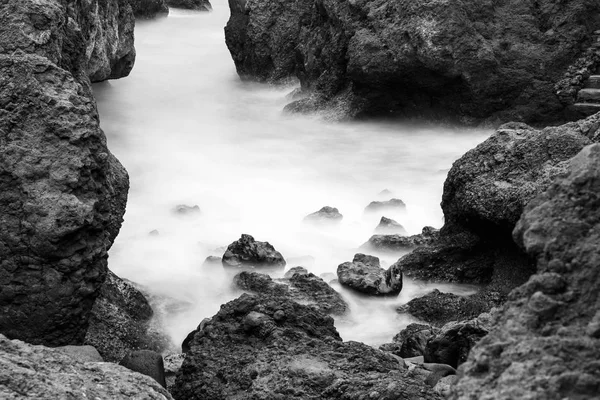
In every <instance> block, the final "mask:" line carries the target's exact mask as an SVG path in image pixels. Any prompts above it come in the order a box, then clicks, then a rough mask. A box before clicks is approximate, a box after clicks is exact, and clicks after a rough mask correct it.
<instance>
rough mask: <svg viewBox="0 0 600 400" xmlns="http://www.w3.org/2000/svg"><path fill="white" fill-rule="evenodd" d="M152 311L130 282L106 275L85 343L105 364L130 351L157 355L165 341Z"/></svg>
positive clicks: (167, 342) (164, 345) (118, 358)
mask: <svg viewBox="0 0 600 400" xmlns="http://www.w3.org/2000/svg"><path fill="white" fill-rule="evenodd" d="M152 317H153V311H152V308H151V307H150V304H149V303H148V300H147V299H146V297H144V295H143V294H142V293H141V292H140V291H139V290H138V289H136V288H135V287H134V286H133V285H132V284H131V283H130V282H128V281H126V280H124V279H121V278H119V277H118V276H116V275H115V274H114V273H112V272H111V271H108V275H107V278H106V281H105V282H104V284H103V285H102V288H101V289H100V295H99V296H98V299H97V300H96V302H95V303H94V307H93V308H92V313H91V317H90V326H89V329H88V331H87V333H86V336H85V343H86V344H89V345H92V346H94V347H95V348H96V349H97V350H98V351H99V352H100V354H101V355H102V357H103V358H104V360H105V361H112V362H119V361H121V359H123V357H125V355H126V354H127V353H129V352H130V351H132V350H139V349H149V350H154V351H157V352H161V351H163V350H164V349H165V348H167V347H168V346H169V344H170V343H169V339H167V338H166V337H165V336H164V334H162V333H161V331H160V329H158V326H156V325H155V323H154V322H155V321H153V318H152Z"/></svg>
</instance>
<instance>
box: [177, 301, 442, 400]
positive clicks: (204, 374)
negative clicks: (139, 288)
mask: <svg viewBox="0 0 600 400" xmlns="http://www.w3.org/2000/svg"><path fill="white" fill-rule="evenodd" d="M173 394H174V396H175V397H176V398H177V399H179V400H185V399H197V400H200V399H214V400H225V399H233V398H235V399H240V400H244V399H248V400H249V399H280V398H281V399H283V398H285V399H315V400H317V399H340V400H341V399H361V398H381V399H397V398H406V399H423V400H425V399H439V397H438V395H437V394H435V393H434V392H433V389H432V388H431V387H428V386H427V385H425V384H424V382H422V381H420V380H419V379H418V377H416V375H415V374H414V373H413V372H409V371H408V370H407V367H406V366H405V365H404V363H402V362H399V360H398V359H397V358H396V357H394V356H393V355H391V354H389V353H385V352H382V351H379V350H376V349H373V348H372V347H369V346H366V345H364V344H362V343H357V342H343V341H342V340H341V338H340V337H339V335H338V333H337V331H336V329H335V327H334V325H333V319H332V318H331V317H329V316H326V315H325V314H323V313H321V312H320V311H318V310H317V309H315V308H312V307H307V306H304V305H301V304H298V303H296V302H293V301H290V300H288V299H286V298H281V297H279V298H278V297H269V296H264V295H260V296H250V295H247V294H244V295H242V296H241V297H239V298H238V299H236V300H233V301H231V302H229V303H227V304H225V305H223V306H221V309H220V310H219V312H218V313H217V314H216V315H215V316H214V317H213V318H212V320H211V321H210V322H208V323H207V324H206V326H205V327H204V328H203V329H202V330H201V331H199V332H197V333H196V334H195V335H194V337H193V339H192V341H191V346H190V350H189V352H188V353H187V355H186V358H185V361H184V362H183V366H182V368H181V370H180V371H179V373H178V375H177V380H176V384H175V387H174V389H173Z"/></svg>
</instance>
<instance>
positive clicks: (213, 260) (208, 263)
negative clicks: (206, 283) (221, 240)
mask: <svg viewBox="0 0 600 400" xmlns="http://www.w3.org/2000/svg"><path fill="white" fill-rule="evenodd" d="M217 265H218V266H222V265H223V260H222V259H221V257H217V256H208V257H206V259H205V260H204V262H203V263H202V266H203V267H213V266H217Z"/></svg>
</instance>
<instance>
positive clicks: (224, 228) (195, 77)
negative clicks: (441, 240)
mask: <svg viewBox="0 0 600 400" xmlns="http://www.w3.org/2000/svg"><path fill="white" fill-rule="evenodd" d="M213 6H214V7H215V10H214V11H213V12H212V13H197V12H189V11H181V10H171V14H170V16H169V17H168V18H161V19H158V20H154V21H142V22H138V23H137V26H136V32H135V35H136V38H135V40H136V48H137V60H136V64H135V68H134V70H133V72H132V73H131V75H130V76H129V77H128V78H125V79H121V80H118V81H110V82H106V83H102V84H98V85H95V88H94V90H95V93H96V97H97V100H98V108H99V111H100V117H101V125H102V128H103V129H104V131H105V133H106V135H107V137H108V145H109V147H110V149H111V150H112V152H113V153H114V154H115V155H116V156H117V157H118V158H119V160H120V161H121V162H122V163H123V165H124V166H125V167H126V168H127V170H128V171H129V175H130V179H131V189H130V192H129V200H128V204H127V212H126V214H125V222H124V224H123V227H122V229H121V232H120V234H119V236H118V238H117V240H116V242H115V244H114V245H113V248H112V249H111V251H110V259H109V267H110V268H111V269H112V270H113V271H114V272H115V273H116V274H118V275H119V276H121V277H124V278H127V279H130V280H132V281H135V282H137V283H139V284H141V285H143V286H145V287H146V288H147V289H148V290H149V291H150V292H151V293H153V294H154V295H156V296H153V298H152V301H153V303H154V304H153V305H154V306H155V307H156V308H157V309H158V310H159V313H161V314H163V316H162V317H163V319H164V324H165V327H166V330H167V331H168V333H169V334H170V335H171V336H172V338H173V340H174V342H175V343H181V341H182V339H183V338H184V337H185V336H186V335H187V333H188V332H189V331H191V330H192V329H194V328H195V327H196V326H197V325H198V324H199V323H200V321H201V320H202V319H203V318H206V317H210V316H212V315H214V314H215V313H216V312H217V311H218V309H219V307H220V305H221V304H223V303H225V302H227V301H229V300H232V299H234V298H235V297H237V296H238V295H239V294H240V292H239V291H235V290H234V289H232V288H231V276H232V275H231V273H229V272H227V271H225V270H224V269H223V268H222V267H220V266H214V265H213V266H207V265H204V266H203V261H204V259H205V258H206V257H207V256H209V255H214V256H222V254H223V253H224V251H225V248H226V246H227V245H228V244H230V243H231V242H233V241H235V240H237V239H238V238H239V237H240V235H241V234H242V233H248V234H251V235H253V236H254V238H255V239H256V240H260V241H268V242H270V243H271V244H272V245H273V246H274V247H275V248H276V249H277V250H278V251H280V252H281V253H282V254H283V256H284V257H285V259H286V260H287V262H288V265H287V267H286V270H287V269H289V268H291V267H293V266H297V265H303V266H305V267H306V268H307V269H308V270H309V271H310V272H313V273H315V274H316V275H320V274H323V273H331V274H335V272H336V268H337V266H338V265H339V264H340V263H342V262H344V261H350V260H352V258H353V255H354V254H355V253H357V252H358V251H357V249H358V247H360V245H362V244H363V243H364V242H366V241H367V240H368V238H369V237H370V236H371V235H372V234H373V231H374V228H375V227H376V225H377V223H378V221H379V219H380V218H381V216H382V215H381V214H374V215H365V213H364V208H365V206H366V205H368V204H369V203H370V202H371V201H373V200H389V198H391V197H397V198H400V199H402V200H403V201H404V202H405V203H406V204H407V210H406V212H405V213H398V214H394V213H386V214H385V216H387V217H390V218H394V219H396V220H397V221H398V222H400V223H401V224H402V225H404V227H405V228H406V229H407V231H408V233H409V234H415V233H420V231H421V228H422V227H423V226H426V225H431V226H434V227H437V228H439V227H441V225H442V224H443V220H442V218H443V215H442V212H441V209H440V206H439V203H440V200H441V194H442V187H443V182H444V179H445V177H446V174H447V171H448V169H449V168H450V166H451V165H452V162H453V161H454V160H456V159H457V158H458V157H460V156H461V155H462V154H463V153H464V152H465V151H467V150H468V149H470V148H472V147H474V146H475V145H476V144H478V143H479V142H481V141H482V140H484V139H485V138H486V137H487V136H488V135H489V134H490V132H488V131H483V130H466V129H464V128H463V129H455V128H448V127H439V126H423V125H421V126H416V125H411V124H403V123H389V122H388V123H374V122H352V123H333V122H326V121H324V120H323V119H322V118H321V119H319V118H316V117H307V116H289V115H285V114H283V113H282V108H283V106H284V105H285V104H286V102H288V101H289V100H287V99H286V95H287V94H288V93H289V92H290V91H291V90H292V89H293V87H273V86H269V85H262V84H256V83H244V82H241V81H240V80H239V78H238V76H237V74H236V72H235V67H234V64H233V61H232V60H231V56H230V54H229V52H228V50H227V47H226V46H225V40H224V33H223V27H224V26H225V24H226V21H227V19H228V17H229V10H228V9H227V6H226V4H224V2H219V3H215V4H213ZM384 189H388V190H389V191H391V192H392V194H393V196H390V195H386V196H381V195H379V193H380V192H381V191H382V190H384ZM180 204H187V205H198V206H199V207H200V209H201V213H199V214H187V215H179V214H177V213H175V212H174V211H173V210H174V208H175V207H176V206H177V205H180ZM326 205H329V206H334V207H337V208H339V210H340V212H341V213H342V214H343V215H344V219H343V221H342V222H341V223H340V224H339V225H338V226H333V227H323V226H320V227H315V226H310V225H306V224H304V223H303V222H302V219H303V217H304V216H305V215H307V214H309V213H311V212H314V211H317V210H318V209H320V208H321V207H323V206H326ZM154 230H156V231H158V234H150V232H151V231H154ZM377 255H379V254H377ZM400 255H401V254H383V255H379V256H380V258H381V260H382V266H383V267H387V266H389V265H390V264H391V263H393V262H395V261H396V260H397V259H398V258H399V256H400ZM333 287H334V288H335V289H336V290H338V291H340V292H341V293H342V295H343V296H344V298H345V299H346V301H347V302H348V303H349V304H350V309H351V311H350V313H349V314H348V315H346V316H344V317H340V318H337V319H336V327H337V328H338V330H339V331H340V334H341V336H342V338H343V339H344V340H358V341H363V342H365V343H368V344H372V345H377V344H381V343H384V342H389V341H390V340H391V338H392V337H393V336H394V335H395V334H396V333H398V331H399V330H401V329H402V328H403V327H405V326H406V325H407V324H408V323H410V322H413V321H414V320H413V319H411V318H410V317H409V316H407V315H400V314H398V313H397V312H396V311H395V308H396V307H397V306H398V305H400V304H403V303H406V302H407V301H408V300H410V299H411V298H414V297H416V296H419V295H422V294H425V293H427V292H429V291H431V290H432V288H434V287H437V288H439V289H440V290H442V291H451V292H454V293H458V294H469V293H473V292H474V290H476V289H475V288H473V287H468V286H458V285H425V284H422V283H417V282H412V281H410V280H408V279H405V282H404V289H403V291H402V293H401V294H400V296H398V297H397V298H393V299H390V298H387V299H378V298H370V297H363V296H358V295H356V294H353V293H352V292H350V291H348V290H345V289H343V288H341V287H340V286H339V285H337V284H333ZM165 299H174V300H168V301H167V300H165Z"/></svg>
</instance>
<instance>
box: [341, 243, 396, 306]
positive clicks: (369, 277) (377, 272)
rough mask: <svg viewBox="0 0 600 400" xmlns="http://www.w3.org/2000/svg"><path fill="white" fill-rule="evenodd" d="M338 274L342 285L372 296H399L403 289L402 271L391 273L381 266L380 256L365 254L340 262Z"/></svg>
mask: <svg viewBox="0 0 600 400" xmlns="http://www.w3.org/2000/svg"><path fill="white" fill-rule="evenodd" d="M337 276H338V281H339V282H340V284H341V285H343V286H347V287H349V288H350V289H353V290H356V291H357V292H360V293H364V294H368V295H372V296H397V295H398V294H399V293H400V291H401V290H402V272H401V271H400V272H398V273H395V274H391V273H390V270H387V271H386V270H384V269H383V268H381V267H380V265H379V258H377V257H374V256H369V255H365V254H360V253H359V254H355V255H354V259H353V260H352V262H345V263H343V264H340V265H339V266H338V268H337Z"/></svg>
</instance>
